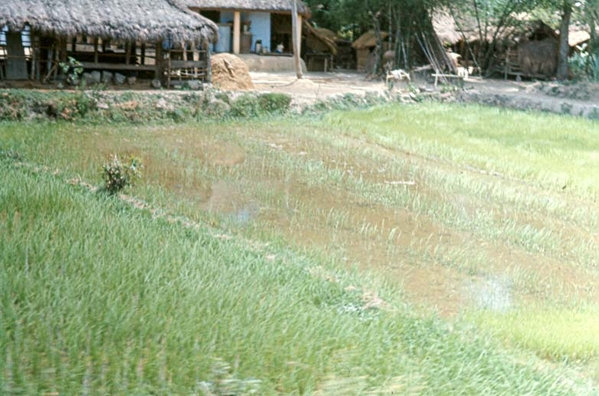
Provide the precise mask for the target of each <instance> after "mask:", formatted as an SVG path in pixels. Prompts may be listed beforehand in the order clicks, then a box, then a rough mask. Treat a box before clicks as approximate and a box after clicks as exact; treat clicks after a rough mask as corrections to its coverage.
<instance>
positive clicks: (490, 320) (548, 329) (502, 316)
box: [472, 306, 599, 361]
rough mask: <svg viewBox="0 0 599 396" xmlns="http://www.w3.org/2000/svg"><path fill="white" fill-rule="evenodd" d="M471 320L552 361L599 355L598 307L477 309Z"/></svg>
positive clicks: (511, 342)
mask: <svg viewBox="0 0 599 396" xmlns="http://www.w3.org/2000/svg"><path fill="white" fill-rule="evenodd" d="M472 317H473V320H474V321H475V323H477V325H478V326H480V327H481V328H482V329H484V330H485V331H489V332H491V333H493V334H495V335H496V336H497V337H499V338H500V339H502V340H504V341H506V342H508V343H510V344H512V345H516V346H518V347H521V348H525V349H528V350H531V351H533V352H535V353H536V354H538V355H539V356H541V357H544V358H549V359H552V360H556V361H559V360H563V359H566V360H569V361H577V360H589V359H594V358H596V357H597V356H599V315H598V311H597V307H593V306H589V307H583V308H567V307H564V308H545V307H538V308H534V307H530V308H522V309H518V310H515V311H511V312H506V313H497V312H490V311H485V312H478V313H473V314H472Z"/></svg>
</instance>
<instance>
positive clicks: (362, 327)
mask: <svg viewBox="0 0 599 396" xmlns="http://www.w3.org/2000/svg"><path fill="white" fill-rule="evenodd" d="M0 174H1V176H2V180H3V181H4V184H3V188H2V190H1V191H0V202H2V209H1V210H0V218H1V219H2V222H1V223H0V224H1V227H2V228H1V229H0V252H1V253H0V260H1V262H2V267H1V268H2V270H1V271H0V301H1V304H2V305H1V306H2V311H1V313H2V316H1V319H2V320H1V322H0V323H1V326H0V357H1V359H0V373H2V376H1V377H0V378H1V379H2V381H1V387H2V390H3V393H4V394H13V393H18V394H41V393H44V392H60V393H69V394H71V393H72V394H79V393H109V394H140V393H142V394H146V393H163V394H184V393H194V392H200V391H201V389H202V383H205V382H207V383H212V384H213V385H214V384H220V386H221V387H225V383H227V384H229V385H227V386H232V387H243V386H250V385H251V383H250V382H249V380H250V379H255V380H259V381H260V383H259V385H258V386H259V391H258V392H259V393H260V394H272V393H283V394H292V393H297V394H311V393H313V392H315V391H316V390H317V389H319V387H321V386H322V387H324V388H327V387H333V389H328V391H330V393H331V394H335V393H336V391H335V389H334V388H335V387H339V386H342V385H341V384H340V383H339V381H340V380H341V379H344V380H343V381H347V380H351V381H352V382H351V383H352V387H351V392H349V394H362V393H364V392H366V391H377V390H379V391H381V390H382V389H384V388H385V387H386V386H390V387H393V388H394V389H403V390H405V391H407V392H409V391H417V392H418V393H421V394H439V393H455V392H460V393H470V394H480V393H489V392H491V393H506V392H507V393H526V392H528V391H531V390H532V389H535V390H536V391H540V392H542V393H546V394H549V393H551V394H558V393H560V392H562V391H565V390H566V388H562V387H559V386H556V385H555V381H556V378H554V375H555V374H554V373H549V372H542V371H539V370H535V369H534V368H533V366H532V363H516V362H515V361H514V359H513V358H512V357H511V356H510V355H509V354H508V353H506V352H502V351H501V350H500V349H499V348H498V347H497V345H495V344H493V343H492V342H490V341H489V340H488V339H487V338H485V337H479V336H476V335H475V334H473V333H472V330H469V329H468V328H466V327H464V328H461V327H458V328H457V329H453V330H451V329H450V328H449V327H447V326H446V325H444V324H443V323H441V322H439V321H438V320H434V319H421V318H418V317H417V316H414V315H411V314H409V313H408V312H406V311H405V309H404V308H403V305H402V302H401V300H400V299H398V295H397V294H396V292H394V291H393V290H391V289H385V288H384V287H381V285H379V284H376V283H371V282H370V281H369V280H368V279H366V280H358V279H357V276H356V275H352V274H351V273H347V272H343V271H335V270H333V269H332V268H331V269H329V270H326V269H324V270H323V269H320V270H319V268H323V267H321V266H323V265H324V266H325V267H324V268H327V267H326V266H327V264H326V262H324V263H323V262H320V261H317V259H316V258H314V257H306V256H298V255H297V254H295V253H293V252H291V251H289V250H287V249H286V248H285V247H284V246H265V245H261V244H258V245H256V244H250V243H248V241H244V240H243V239H238V238H233V239H228V238H222V237H221V238H219V237H218V233H217V232H216V231H217V230H213V229H209V228H206V227H203V226H200V227H199V229H195V228H188V227H185V226H183V225H181V224H178V223H169V222H166V221H164V220H157V219H153V218H152V217H151V216H150V214H149V213H147V212H144V211H141V210H136V209H132V208H131V207H129V206H128V205H126V204H124V203H121V202H120V201H119V200H116V199H110V198H109V197H106V196H104V195H103V194H97V193H95V194H94V193H90V192H88V191H86V190H84V189H82V188H78V187H73V186H70V185H69V184H67V183H65V182H64V181H63V180H61V179H60V178H56V177H53V176H50V175H47V174H35V173H31V172H29V171H26V170H24V169H16V168H14V167H13V166H12V165H7V164H3V165H0ZM322 271H324V274H327V273H329V275H328V276H320V275H318V274H319V272H322ZM331 271H332V272H331ZM349 286H354V288H348V287H349ZM363 287H376V288H377V290H380V293H381V295H382V296H383V298H388V299H389V304H391V305H390V307H391V308H390V309H388V310H367V309H363V306H364V301H363V300H362V288H363ZM219 359H222V360H219ZM219 361H221V364H220V365H219ZM533 361H534V359H533ZM222 362H225V363H226V364H228V365H229V367H230V372H227V371H226V370H225V371H224V373H225V375H224V377H225V378H228V379H229V380H230V381H229V382H222V381H221V382H218V381H219V378H221V377H219V376H217V375H216V374H215V372H214V368H215V367H216V369H218V368H219V367H220V369H221V372H223V367H222V364H223V363H222ZM226 364H225V366H226ZM343 381H342V382H343ZM214 386H216V385H214ZM252 386H254V385H252ZM237 389H239V388H237ZM221 391H222V389H221ZM337 391H339V389H338V388H337Z"/></svg>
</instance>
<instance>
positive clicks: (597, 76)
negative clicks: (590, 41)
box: [569, 44, 599, 81]
mask: <svg viewBox="0 0 599 396" xmlns="http://www.w3.org/2000/svg"><path fill="white" fill-rule="evenodd" d="M577 49H578V52H576V53H575V54H574V55H573V56H572V57H570V59H569V64H570V70H571V71H572V74H574V76H575V77H577V78H585V77H586V78H589V79H590V80H592V81H599V55H597V54H591V53H589V52H588V48H587V44H583V45H582V46H577Z"/></svg>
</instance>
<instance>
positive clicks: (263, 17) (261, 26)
mask: <svg viewBox="0 0 599 396" xmlns="http://www.w3.org/2000/svg"><path fill="white" fill-rule="evenodd" d="M241 20H242V21H246V20H250V21H251V22H252V24H251V26H250V33H252V35H253V37H252V51H254V50H255V47H256V40H262V46H263V47H264V48H267V49H268V50H269V51H271V52H272V51H274V48H271V43H270V27H271V26H270V13H269V12H250V13H243V14H242V15H241Z"/></svg>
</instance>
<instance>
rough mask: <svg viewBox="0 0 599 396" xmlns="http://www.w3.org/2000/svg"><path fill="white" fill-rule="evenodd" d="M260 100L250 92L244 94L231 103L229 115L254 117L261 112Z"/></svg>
mask: <svg viewBox="0 0 599 396" xmlns="http://www.w3.org/2000/svg"><path fill="white" fill-rule="evenodd" d="M261 112H262V111H261V108H260V101H259V100H258V98H257V97H256V96H254V95H251V94H244V95H241V96H240V97H239V98H237V99H236V100H235V101H234V102H233V103H231V115H232V116H233V117H242V118H249V117H256V116H258V115H260V114H261Z"/></svg>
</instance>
